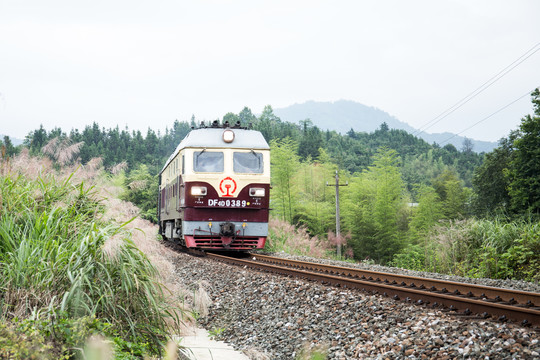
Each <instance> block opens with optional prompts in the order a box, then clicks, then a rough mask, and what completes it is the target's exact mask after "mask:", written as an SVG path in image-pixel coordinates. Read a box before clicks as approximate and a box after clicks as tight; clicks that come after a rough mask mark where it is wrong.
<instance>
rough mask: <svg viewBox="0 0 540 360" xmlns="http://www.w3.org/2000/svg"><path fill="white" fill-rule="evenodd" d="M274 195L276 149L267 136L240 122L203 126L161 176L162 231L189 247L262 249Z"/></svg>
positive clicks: (194, 131)
mask: <svg viewBox="0 0 540 360" xmlns="http://www.w3.org/2000/svg"><path fill="white" fill-rule="evenodd" d="M269 195H270V147H269V146H268V143H267V142H266V140H265V139H264V137H263V135H262V134H261V133H260V132H259V131H255V130H251V129H248V128H246V127H242V126H241V125H240V123H239V122H237V123H236V124H234V125H230V124H229V123H228V122H224V123H223V124H220V123H219V122H218V121H214V122H213V123H212V124H211V125H208V126H206V125H204V124H202V125H201V127H199V128H197V129H192V130H191V132H190V133H189V134H188V135H187V136H186V137H185V138H184V139H183V140H182V141H181V142H180V144H179V145H178V147H177V148H176V150H175V151H174V152H173V153H172V155H171V156H170V157H169V159H168V160H167V162H166V163H165V166H164V167H163V169H162V170H161V172H160V174H159V197H158V221H159V229H160V230H159V231H160V233H161V235H162V237H163V238H164V239H167V240H171V241H175V242H178V243H180V245H182V246H185V247H187V248H197V249H202V250H237V251H247V250H251V249H261V248H263V247H264V244H265V242H266V238H267V236H268V214H269Z"/></svg>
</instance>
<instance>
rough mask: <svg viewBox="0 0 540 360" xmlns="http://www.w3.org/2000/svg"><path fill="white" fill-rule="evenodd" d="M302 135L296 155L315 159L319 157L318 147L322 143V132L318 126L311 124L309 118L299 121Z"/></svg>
mask: <svg viewBox="0 0 540 360" xmlns="http://www.w3.org/2000/svg"><path fill="white" fill-rule="evenodd" d="M300 125H301V126H302V137H301V139H300V143H299V144H298V155H299V156H300V157H301V158H303V159H307V158H311V159H316V158H317V157H319V149H320V148H321V147H322V145H323V137H322V133H321V131H320V130H319V128H318V127H316V126H313V123H312V122H311V120H310V119H305V120H302V121H300Z"/></svg>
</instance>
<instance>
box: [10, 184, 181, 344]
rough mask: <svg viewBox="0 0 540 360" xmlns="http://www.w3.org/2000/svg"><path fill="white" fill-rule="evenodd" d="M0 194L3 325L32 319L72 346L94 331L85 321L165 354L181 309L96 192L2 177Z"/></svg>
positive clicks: (75, 187) (69, 185) (59, 340)
mask: <svg viewBox="0 0 540 360" xmlns="http://www.w3.org/2000/svg"><path fill="white" fill-rule="evenodd" d="M0 190H1V191H0V193H1V194H2V197H1V199H0V200H1V204H0V289H2V291H3V301H2V303H0V306H1V308H0V316H1V318H2V319H4V320H9V319H11V318H13V316H15V315H16V316H18V317H20V318H23V319H24V318H29V317H31V316H33V318H34V319H35V320H36V321H37V322H36V324H38V323H39V322H40V321H41V323H40V324H41V325H40V326H41V327H40V328H39V329H40V331H41V332H42V333H44V334H45V335H46V336H48V337H51V338H52V339H53V341H54V342H59V343H62V344H68V345H69V344H71V343H73V342H79V340H80V339H79V337H84V336H85V335H86V333H85V332H84V331H85V330H84V329H86V330H89V329H94V327H93V326H94V325H92V324H93V323H92V321H89V322H87V321H85V320H84V319H85V318H88V319H93V318H96V319H99V323H107V324H110V325H111V327H112V328H114V329H115V330H114V333H115V334H116V336H117V337H119V338H122V339H125V341H128V342H133V343H147V344H148V348H149V349H151V350H152V353H157V352H159V351H160V349H161V345H162V344H163V341H164V340H165V338H166V337H165V334H166V332H167V331H168V330H169V326H170V324H171V325H172V326H174V328H175V329H177V326H178V321H177V320H175V321H173V322H172V323H170V322H168V319H170V318H171V316H173V320H174V319H177V318H175V317H174V316H175V312H177V311H178V310H177V309H175V308H171V307H170V306H169V305H167V304H166V302H165V294H164V293H163V290H162V287H161V286H160V284H159V283H157V282H156V277H157V272H156V270H155V268H154V267H153V266H152V264H151V263H150V261H149V260H148V259H147V258H146V256H145V255H144V254H143V253H142V252H141V251H140V250H138V249H137V248H136V247H135V246H134V244H133V243H132V242H131V240H130V239H129V234H127V233H126V232H125V231H123V229H122V226H120V225H117V224H114V223H105V222H104V221H103V220H101V218H102V213H103V207H102V205H101V204H100V202H99V201H97V200H96V197H95V195H94V194H93V193H92V188H86V187H85V186H84V184H78V185H75V184H73V183H72V182H71V179H69V178H68V179H67V180H66V181H64V182H61V183H58V182H57V181H56V180H55V177H53V176H47V177H41V178H38V179H36V180H30V179H27V178H25V177H23V176H19V177H11V176H2V177H0ZM106 243H107V244H109V246H106ZM110 244H116V245H115V246H111V245H110ZM106 249H109V250H106ZM36 311H37V313H38V314H41V316H35V315H33V314H35V313H36ZM53 320H54V321H53ZM43 321H46V322H47V323H48V322H50V323H51V326H53V327H52V328H47V327H46V326H45V325H43ZM81 327H82V328H81ZM83 328H84V329H83Z"/></svg>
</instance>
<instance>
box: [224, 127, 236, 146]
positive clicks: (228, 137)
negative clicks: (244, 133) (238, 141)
mask: <svg viewBox="0 0 540 360" xmlns="http://www.w3.org/2000/svg"><path fill="white" fill-rule="evenodd" d="M233 140H234V131H232V130H229V129H227V130H225V131H224V132H223V141H225V142H226V143H232V142H233Z"/></svg>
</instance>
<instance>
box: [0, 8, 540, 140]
mask: <svg viewBox="0 0 540 360" xmlns="http://www.w3.org/2000/svg"><path fill="white" fill-rule="evenodd" d="M539 15H540V2H539V1H535V0H531V1H520V0H517V1H495V0H489V1H480V0H476V1H470V0H463V1H431V0H428V1H399V0H398V1H384V0H373V1H359V0H357V1H339V0H333V1H316V0H309V1H295V0H287V1H276V0H273V1H256V0H246V1H233V0H230V1H227V0H220V1H218V0H215V1H210V0H204V1H181V0H176V1H173V0H163V1H159V0H154V1H137V0H130V1H127V0H116V1H115V0H106V1H105V0H103V1H102V0H91V1H74V0H65V1H59V0H48V1H43V0H0V134H7V135H10V136H12V137H17V138H24V136H25V135H26V134H27V133H28V132H29V131H32V130H34V129H36V128H38V127H39V125H40V124H43V125H44V127H45V128H46V129H47V130H50V129H52V128H54V127H55V126H58V127H61V128H62V129H63V130H65V131H70V130H71V129H72V128H79V129H82V128H84V126H85V125H87V124H91V123H92V122H93V121H96V122H98V123H99V124H100V125H101V126H103V127H107V128H109V127H115V126H116V125H119V126H120V127H121V128H123V127H125V126H126V125H127V126H128V127H129V128H130V129H141V130H143V131H144V132H146V130H147V129H148V127H151V128H152V129H154V130H156V131H157V130H161V131H162V132H163V131H164V129H165V127H166V126H169V127H170V126H171V124H172V122H173V121H174V120H175V119H178V120H189V119H190V118H191V115H192V114H194V115H195V117H196V119H197V120H198V121H199V120H214V119H216V118H221V117H223V115H224V114H226V113H227V112H234V113H238V112H239V111H240V110H242V108H243V107H244V106H248V107H249V108H251V110H252V111H253V112H254V113H260V112H261V111H262V109H263V107H264V106H265V105H268V104H270V105H271V106H272V107H273V108H280V107H285V106H288V105H291V104H294V103H302V102H305V101H308V100H317V101H336V100H340V99H346V100H353V101H357V102H360V103H362V104H365V105H368V106H373V107H377V108H379V109H381V110H384V111H386V112H388V113H389V114H391V115H393V116H395V117H397V118H398V119H399V120H401V121H404V122H407V123H409V124H410V125H411V126H413V127H416V128H419V127H421V126H422V125H424V124H425V123H427V122H429V121H430V120H432V119H433V118H435V117H436V116H437V115H439V114H440V113H441V112H443V111H444V110H446V109H448V108H449V107H451V106H452V105H454V104H455V103H456V102H458V101H459V100H460V99H462V98H463V97H465V96H466V95H467V94H469V93H471V92H472V91H473V90H475V89H476V88H478V87H479V86H481V85H482V84H484V83H485V82H486V81H488V80H489V79H490V78H492V77H493V76H495V75H496V74H497V73H499V72H500V71H501V70H503V69H504V68H505V67H507V66H508V65H510V64H511V63H512V62H514V61H515V60H517V59H518V58H519V57H520V56H522V55H523V54H525V53H526V52H527V51H528V50H529V49H531V48H533V47H534V46H536V45H537V44H538V43H539V42H540V21H538V16H539ZM537 48H538V49H540V46H538V47H537ZM538 86H540V51H538V52H536V53H535V54H533V55H532V56H530V57H529V58H528V59H527V60H525V61H523V63H521V64H520V65H519V66H517V67H516V68H515V69H514V70H512V71H511V72H509V73H508V74H507V75H506V76H504V77H503V78H501V79H500V80H499V81H497V82H496V83H494V84H493V85H492V86H491V87H489V88H488V89H487V90H486V91H484V92H482V93H481V94H480V95H478V96H477V97H476V98H474V99H473V100H471V101H470V102H469V103H467V104H466V105H464V106H463V107H461V108H460V109H459V110H457V111H455V112H454V113H453V114H451V115H450V116H448V117H447V118H445V119H443V120H442V121H440V122H439V123H437V124H436V125H434V126H433V127H431V128H429V129H428V130H427V131H428V132H442V131H450V132H454V133H457V132H461V131H463V130H464V129H466V128H467V127H469V126H470V125H472V124H473V123H475V122H477V121H479V120H481V119H483V118H485V117H486V116H488V115H490V114H492V113H493V112H495V111H497V110H499V109H500V108H502V107H503V106H505V105H507V104H509V103H511V102H512V101H514V100H516V99H517V98H519V97H520V96H522V95H523V94H525V93H527V92H528V91H530V90H532V89H534V88H535V87H538ZM531 112H532V107H531V102H530V97H529V96H526V97H525V98H523V99H522V100H520V101H518V102H516V103H515V104H513V105H511V106H509V107H508V108H507V109H505V110H503V111H501V112H500V113H499V114H497V115H496V116H493V117H491V118H489V119H488V120H485V121H484V122H482V123H480V124H479V125H477V126H475V127H473V128H472V129H470V130H468V131H467V132H465V133H463V134H462V135H463V136H468V137H470V138H474V139H479V140H489V141H496V140H498V139H499V138H501V137H503V136H506V135H507V134H508V132H509V131H510V130H512V129H515V128H517V127H518V125H519V123H520V119H521V117H522V116H523V115H525V114H528V113H531Z"/></svg>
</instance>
